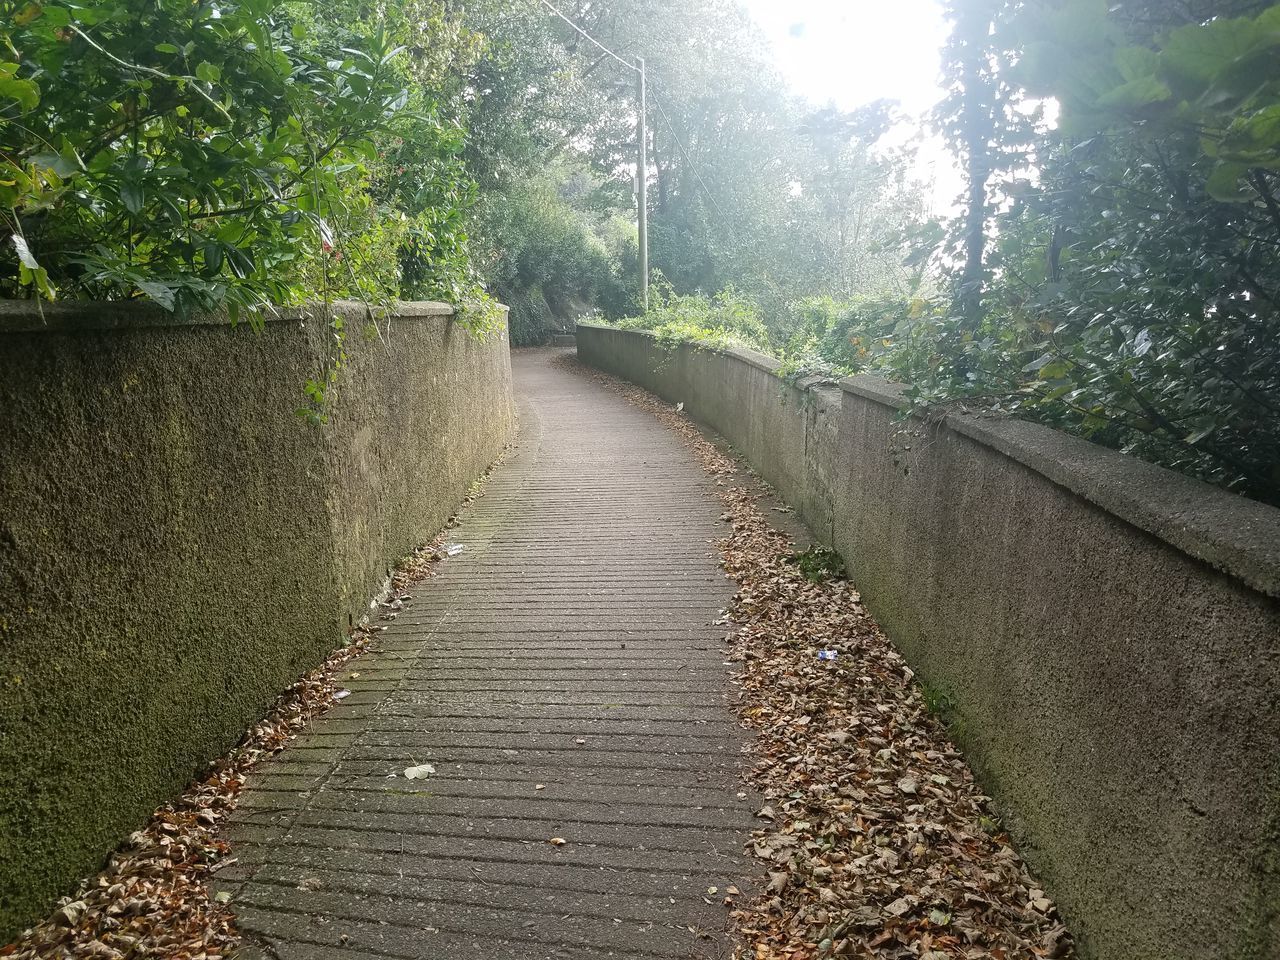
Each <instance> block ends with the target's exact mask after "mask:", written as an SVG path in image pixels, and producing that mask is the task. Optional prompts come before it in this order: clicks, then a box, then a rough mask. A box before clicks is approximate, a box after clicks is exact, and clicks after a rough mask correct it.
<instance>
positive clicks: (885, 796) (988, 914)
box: [561, 356, 1075, 960]
mask: <svg viewBox="0 0 1280 960" xmlns="http://www.w3.org/2000/svg"><path fill="white" fill-rule="evenodd" d="M561 362H562V363H563V364H564V365H565V366H567V367H568V368H570V369H572V370H575V371H576V372H577V373H579V375H583V376H587V377H590V378H591V379H593V380H595V381H597V382H599V383H602V384H604V385H606V386H607V387H609V388H610V389H612V390H614V391H616V392H618V393H620V394H621V395H622V396H623V397H624V398H625V399H626V400H628V401H629V402H630V403H632V404H634V405H636V406H638V407H641V408H643V409H645V410H647V411H648V412H650V413H652V414H653V415H654V416H655V417H657V418H658V420H660V421H661V422H662V423H664V424H665V425H667V426H668V427H670V428H671V429H672V430H674V431H675V432H676V433H677V434H678V435H679V437H680V438H681V440H682V441H683V442H684V443H685V444H686V445H687V446H688V447H689V448H690V449H691V450H692V452H693V454H694V456H695V457H696V458H697V460H698V462H699V463H700V464H701V466H702V467H703V468H704V469H705V470H706V471H707V472H708V473H709V474H711V475H712V476H713V477H714V478H715V484H716V493H717V495H718V497H719V499H720V500H721V502H722V503H723V505H724V507H725V513H724V514H723V515H722V519H724V520H726V521H727V522H729V523H730V524H731V532H730V534H729V536H728V537H727V538H726V539H724V540H723V541H721V542H720V544H719V546H720V550H721V555H722V565H723V567H724V569H725V571H726V572H727V573H728V574H729V576H730V577H731V578H732V579H733V580H734V581H735V582H736V583H737V584H738V587H739V589H738V592H737V594H736V596H735V597H734V600H733V603H732V606H731V608H730V611H729V614H730V616H729V620H730V621H731V622H732V623H734V624H736V625H740V626H739V629H738V630H737V632H736V633H735V634H733V635H731V636H730V637H729V643H730V644H731V647H732V659H733V660H734V661H735V662H736V663H737V664H739V665H740V669H741V677H740V681H741V689H742V694H741V695H740V701H739V705H738V713H739V717H740V720H741V721H742V722H743V724H744V725H745V726H747V727H748V728H750V729H752V730H753V731H754V732H755V737H754V738H753V744H752V746H751V748H750V749H751V759H752V767H751V770H750V773H749V775H748V776H749V778H750V779H751V780H752V782H753V783H754V784H755V785H756V786H757V787H758V788H760V790H761V791H762V792H763V794H764V796H765V801H766V807H765V808H764V809H763V810H761V818H760V819H761V822H762V823H765V824H767V825H766V826H764V827H762V828H761V829H757V830H756V831H754V833H753V835H752V838H751V840H750V841H749V842H748V844H747V848H748V851H749V852H751V853H753V854H754V855H755V856H756V857H757V858H758V860H759V861H760V862H761V870H762V873H763V874H766V875H767V878H768V879H767V880H766V881H764V882H762V883H761V887H762V889H763V890H764V892H763V893H762V894H761V895H760V896H758V897H756V898H755V899H754V900H753V901H752V902H750V903H748V904H746V905H742V906H740V907H739V908H738V909H736V910H734V911H733V913H732V914H731V916H732V928H733V930H732V932H733V934H734V939H735V942H736V945H735V950H734V957H735V960H810V958H817V957H824V956H852V957H876V958H895V960H896V958H906V957H911V958H917V960H951V958H964V960H981V958H991V960H1013V958H1024V957H1025V958H1040V957H1043V958H1054V960H1067V958H1071V957H1074V956H1075V954H1074V946H1073V943H1072V939H1071V937H1070V934H1069V933H1068V932H1067V930H1066V928H1065V926H1064V925H1063V924H1062V922H1061V919H1060V918H1059V916H1058V913H1057V910H1056V908H1055V906H1054V904H1053V902H1052V901H1051V900H1050V899H1049V897H1048V896H1047V895H1046V894H1045V892H1044V890H1043V889H1041V888H1040V886H1039V885H1038V884H1037V883H1036V882H1035V880H1034V879H1033V878H1032V876H1031V874H1030V873H1029V871H1028V869H1027V866H1026V864H1025V863H1024V862H1023V861H1022V858H1021V857H1020V856H1019V855H1018V853H1017V851H1016V850H1015V849H1014V848H1013V845H1012V843H1011V841H1010V839H1009V838H1008V836H1007V835H1006V834H1005V833H1004V832H1003V831H1002V830H1001V829H1000V827H999V825H998V823H997V821H996V818H995V815H994V813H993V811H992V809H991V806H990V800H989V798H988V797H986V796H985V795H983V793H982V791H981V789H980V788H979V787H978V785H977V783H976V782H975V780H974V777H973V773H972V771H971V770H970V769H969V766H968V764H967V763H966V762H965V760H964V758H963V756H962V755H961V753H960V751H959V750H958V749H957V748H956V747H955V745H954V744H953V743H952V742H951V740H950V738H949V737H948V735H947V731H946V728H945V727H944V725H943V723H942V722H941V721H940V720H939V719H938V718H937V717H936V716H934V715H933V714H931V713H930V711H929V709H928V707H927V704H926V699H925V697H924V695H923V694H922V691H921V689H920V687H919V685H918V684H917V683H916V682H915V675H914V673H913V671H912V670H911V668H910V667H909V666H908V665H907V663H906V661H905V660H904V659H903V657H902V656H901V654H899V653H898V652H897V651H896V650H895V649H894V648H893V646H892V644H891V643H890V642H889V641H888V639H887V638H886V637H885V636H884V634H883V633H882V632H881V631H880V629H879V627H878V626H877V625H876V624H875V622H874V621H873V620H872V619H871V617H870V616H869V615H868V614H867V612H866V610H865V608H864V607H863V606H862V603H861V598H860V597H859V595H858V592H857V590H855V589H854V587H853V585H852V584H851V583H850V582H849V581H848V580H846V579H844V578H843V577H840V576H831V577H813V576H812V571H809V570H806V569H805V565H804V564H803V563H797V562H796V558H797V556H798V555H797V554H796V552H795V545H794V544H793V543H792V542H791V540H790V539H789V538H788V537H787V536H786V535H784V534H783V533H780V532H779V531H777V530H776V529H774V528H773V527H772V526H771V525H770V524H769V523H768V521H767V520H766V519H765V514H764V512H763V510H762V509H761V500H762V496H761V495H760V494H757V493H753V492H751V491H750V490H749V489H748V488H747V487H746V486H743V485H740V484H736V483H733V482H732V481H733V478H734V476H735V474H736V473H737V467H736V465H735V463H734V462H733V461H732V460H731V459H729V458H728V457H727V456H725V455H724V454H723V453H721V452H720V450H719V449H717V448H716V446H715V445H714V444H712V443H711V442H710V441H709V440H707V439H706V438H705V437H704V436H703V435H702V433H701V432H700V431H699V430H698V428H697V427H696V426H695V425H694V423H693V422H692V421H691V420H690V419H689V418H688V417H687V416H686V415H685V414H684V413H683V411H682V410H680V409H672V407H671V406H670V405H669V404H667V403H664V402H663V401H662V400H660V399H658V398H657V397H655V396H654V395H652V394H650V393H648V392H647V391H645V390H642V389H641V388H639V387H636V386H634V385H632V384H630V383H627V382H625V381H622V380H619V379H617V378H614V377H611V376H609V375H607V374H604V373H601V372H600V371H597V370H594V369H591V368H589V367H586V366H585V365H583V364H581V363H580V362H579V361H577V360H576V358H573V357H571V356H566V357H564V358H563V360H562V361H561ZM820 651H836V654H838V655H836V656H833V657H832V658H830V659H825V658H824V659H820V658H819V652H820Z"/></svg>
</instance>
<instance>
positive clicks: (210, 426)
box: [0, 303, 514, 942]
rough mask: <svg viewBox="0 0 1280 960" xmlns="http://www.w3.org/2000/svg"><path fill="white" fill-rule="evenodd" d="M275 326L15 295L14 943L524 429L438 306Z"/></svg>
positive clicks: (303, 662) (489, 354)
mask: <svg viewBox="0 0 1280 960" xmlns="http://www.w3.org/2000/svg"><path fill="white" fill-rule="evenodd" d="M342 310H343V312H344V313H345V314H346V315H347V322H348V328H349V330H350V331H351V332H350V333H349V335H348V338H347V343H346V348H347V352H348V355H349V358H348V362H347V366H346V368H345V369H344V370H343V371H342V373H341V375H340V382H339V386H338V389H337V392H336V395H335V396H334V397H333V399H332V401H331V403H330V404H329V407H328V410H327V412H328V414H329V422H328V423H325V424H321V425H315V424H313V423H310V422H308V421H306V420H305V419H303V418H302V417H300V416H298V415H297V413H296V411H297V410H298V408H299V407H302V406H303V405H304V401H305V397H304V394H303V385H304V383H305V382H306V380H307V378H309V377H314V376H317V375H320V374H322V372H323V370H324V369H325V362H326V361H325V358H326V356H327V352H328V350H329V349H330V348H331V342H332V340H331V336H330V334H331V331H330V330H329V328H328V326H327V323H326V322H324V321H322V320H318V319H307V318H306V317H305V316H304V315H302V314H298V315H294V316H291V317H289V318H285V319H278V320H273V321H272V322H268V323H267V324H266V326H265V329H264V330H263V331H262V332H261V333H255V332H254V331H253V330H251V329H250V328H249V327H248V326H246V325H243V324H242V325H240V326H239V327H236V328H232V327H231V326H230V325H228V324H226V323H225V322H220V321H218V319H217V318H204V319H203V320H200V321H197V322H193V323H187V324H177V323H174V322H173V320H172V318H170V317H169V316H168V315H165V314H161V313H157V312H155V311H151V310H147V309H145V308H137V309H127V308H122V307H120V306H118V305H116V306H110V305H101V306H97V307H95V306H90V305H83V306H76V307H72V308H69V309H67V308H64V309H60V310H48V309H46V314H45V316H44V318H41V317H39V316H37V315H35V314H33V313H32V311H31V308H30V307H29V306H27V305H22V304H12V303H8V304H0V942H3V941H4V940H5V939H7V938H8V936H9V935H11V934H13V933H15V932H16V931H17V930H18V929H20V928H21V926H22V925H24V924H26V923H28V922H29V921H31V920H33V919H34V918H36V917H37V916H39V915H41V914H43V912H45V911H46V910H47V908H48V907H49V906H50V905H51V904H52V903H53V901H54V900H55V899H56V898H57V897H58V896H60V895H62V894H65V893H68V892H70V890H71V887H73V886H74V884H75V881H76V880H77V878H79V877H80V876H83V875H85V874H86V873H90V872H92V871H94V870H95V869H97V868H98V866H99V865H100V864H101V862H102V861H103V859H104V857H105V856H106V854H107V853H108V852H109V851H110V850H111V849H112V848H113V847H114V846H115V845H116V844H117V843H118V842H119V841H120V840H121V839H122V838H123V837H125V836H127V835H128V833H129V832H131V831H132V830H134V829H136V828H137V827H138V826H139V825H141V824H142V823H143V822H145V820H146V818H147V816H148V815H149V814H150V812H151V810H152V809H153V808H154V807H155V806H156V805H158V804H159V803H161V802H163V801H164V800H165V799H167V798H168V797H170V796H172V795H173V794H174V793H175V792H176V791H178V790H179V789H180V788H181V787H182V786H183V785H184V784H185V783H187V782H188V781H189V780H190V779H191V777H192V776H193V775H194V774H196V773H197V772H198V771H199V770H200V769H201V767H202V766H203V765H204V764H205V763H206V762H207V761H208V760H210V759H211V758H213V757H215V756H217V755H219V754H220V753H222V752H223V751H225V750H226V749H227V748H228V747H230V746H231V745H233V744H234V743H235V741H236V740H237V739H238V738H239V736H240V734H241V732H242V731H243V730H244V728H245V727H246V725H248V724H249V723H251V722H253V721H254V720H256V719H257V718H258V717H260V716H261V715H262V714H263V712H264V711H265V709H266V708H267V706H268V705H269V704H270V702H271V701H272V699H273V698H274V697H275V696H276V694H277V693H278V692H279V691H280V690H282V689H283V688H284V687H285V686H287V685H288V684H289V683H291V682H292V681H293V680H294V679H295V678H296V677H297V676H298V675H299V674H301V673H302V672H304V671H306V670H308V669H310V668H311V667H313V666H315V665H316V664H317V663H318V662H319V661H320V660H321V659H322V658H323V657H324V656H325V655H326V654H327V653H328V652H329V651H330V650H331V649H333V648H334V647H335V646H337V645H339V644H340V643H341V642H342V640H343V638H344V635H345V629H346V627H347V624H348V622H349V621H350V620H359V618H360V617H361V616H362V615H364V614H365V613H366V612H367V611H368V603H369V599H370V597H371V596H372V595H373V594H374V593H376V592H377V590H378V589H379V587H380V585H381V583H382V581H383V579H384V577H385V576H386V572H387V569H388V568H389V567H390V566H391V565H392V564H393V563H394V561H395V560H396V559H397V558H398V557H400V556H402V555H403V554H405V553H406V552H407V551H408V550H409V549H410V548H411V547H412V546H414V545H415V544H417V543H420V542H422V541H425V540H428V539H430V538H431V537H432V536H434V535H435V533H436V532H437V531H438V530H439V529H440V528H441V527H442V526H443V524H444V522H445V521H446V520H447V519H448V517H449V516H450V514H451V513H452V512H453V511H454V509H455V508H456V507H457V505H458V503H459V502H460V501H461V500H462V498H463V497H464V496H465V495H466V493H467V490H468V488H469V486H470V485H471V483H472V482H473V481H474V480H475V478H476V477H477V476H478V475H479V474H480V473H482V472H483V471H484V470H485V469H486V468H487V467H488V465H489V464H490V463H491V462H492V461H493V460H494V459H495V458H496V457H497V455H498V454H499V452H500V451H501V449H502V447H503V446H504V445H505V444H506V443H507V441H508V440H509V439H510V437H511V435H512V432H513V430H514V405H513V397H512V387H511V370H510V359H509V353H508V347H507V342H506V339H505V335H501V336H498V337H495V338H492V339H490V340H488V341H487V342H478V341H477V340H475V339H474V338H472V337H471V335H470V334H469V333H468V332H467V331H466V330H465V329H463V328H462V327H461V325H459V324H458V323H457V322H455V321H454V320H453V319H452V317H451V316H449V310H448V308H446V307H441V306H440V305H426V304H406V305H404V307H403V308H402V310H401V311H400V315H398V316H395V317H390V318H382V319H380V320H379V321H378V327H379V329H378V331H376V333H375V331H373V330H372V329H369V330H366V329H365V321H364V320H363V319H362V317H361V313H360V311H359V310H357V309H355V308H351V307H346V308H342Z"/></svg>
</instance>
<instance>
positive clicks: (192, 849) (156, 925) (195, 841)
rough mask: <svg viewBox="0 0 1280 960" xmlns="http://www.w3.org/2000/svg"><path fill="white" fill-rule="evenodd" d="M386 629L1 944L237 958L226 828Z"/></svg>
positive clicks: (423, 563) (16, 954) (409, 565)
mask: <svg viewBox="0 0 1280 960" xmlns="http://www.w3.org/2000/svg"><path fill="white" fill-rule="evenodd" d="M510 449H511V448H510V446H508V447H507V449H506V450H504V451H503V453H502V454H501V455H500V456H499V457H498V458H497V460H495V461H494V463H493V464H491V465H490V467H489V469H488V470H486V471H485V473H484V474H483V475H482V476H481V477H480V478H479V479H477V481H476V482H475V483H474V484H473V485H472V488H471V491H470V492H469V493H468V494H467V496H466V497H465V498H464V499H463V501H462V503H460V504H459V505H458V510H457V512H456V513H455V514H454V516H453V517H451V518H450V520H449V522H448V523H447V524H446V526H445V529H444V530H442V531H441V532H440V533H439V534H438V535H437V536H436V538H435V539H434V540H432V541H431V542H430V543H428V544H426V545H424V546H421V547H418V548H417V549H415V550H414V551H413V552H412V553H411V554H409V555H408V556H406V557H404V558H403V559H402V560H401V561H400V562H399V563H398V564H397V565H396V568H395V569H394V570H393V571H392V574H391V578H390V580H389V582H388V583H387V585H386V589H385V590H384V591H383V594H381V595H380V596H379V597H377V598H375V599H374V601H373V602H372V603H371V604H370V609H381V610H383V612H382V613H381V614H380V615H379V619H380V620H384V621H390V620H392V619H394V618H395V617H396V615H397V611H399V610H401V609H403V607H404V605H405V603H407V602H410V601H412V599H413V597H412V595H411V594H409V593H408V592H407V590H408V589H409V588H410V587H412V586H414V585H416V584H419V583H421V582H422V581H424V580H426V579H428V578H429V577H431V576H432V575H433V573H434V568H435V566H436V564H437V563H439V562H440V561H441V560H444V559H446V558H447V557H448V556H451V555H452V554H451V553H450V552H449V551H448V550H447V548H446V545H445V543H446V537H447V535H448V534H449V533H450V532H451V530H452V528H453V527H456V526H458V524H459V515H460V514H461V513H462V511H464V510H465V509H466V508H467V507H468V506H470V505H471V504H472V503H473V502H474V501H475V500H476V499H477V498H479V497H480V496H482V495H483V488H484V484H485V482H486V481H487V480H488V478H489V476H490V475H491V474H492V472H493V470H494V468H495V467H497V466H498V465H499V464H500V463H502V462H503V461H504V460H505V459H506V457H507V455H508V454H509V453H510ZM454 552H456V551H454ZM380 632H381V630H380V627H379V626H378V624H377V623H376V622H374V623H364V624H361V625H360V626H357V627H355V628H354V629H352V630H351V632H350V635H349V638H348V641H347V643H346V644H345V645H343V646H341V647H339V648H338V649H336V650H334V651H333V652H332V653H331V654H330V655H329V656H328V658H326V659H325V661H324V663H322V664H321V665H320V666H318V667H316V668H315V669H314V670H312V671H310V672H309V673H307V674H305V675H304V676H302V677H301V678H300V679H299V680H297V681H296V682H295V683H293V684H292V685H291V686H289V687H288V688H287V689H286V690H285V691H284V692H283V693H281V694H280V696H279V697H277V698H276V701H275V703H274V704H272V706H271V709H270V710H269V711H268V712H267V715H266V716H265V717H264V718H263V719H262V720H260V721H259V722H258V723H257V724H255V725H254V726H252V727H250V728H249V729H248V730H247V731H245V734H244V736H243V737H242V738H241V739H240V742H239V743H238V744H237V745H236V746H235V747H233V748H232V749H231V750H229V751H228V752H227V753H225V754H223V755H222V756H221V757H219V758H218V759H217V760H214V761H213V762H212V763H211V764H210V765H209V767H208V768H207V770H206V772H205V774H204V775H203V776H202V777H201V778H200V779H199V780H197V781H195V782H193V783H192V784H191V785H190V786H188V787H187V789H186V791H185V792H183V794H182V795H181V796H179V797H178V798H177V799H175V800H172V801H170V802H169V803H166V804H164V805H163V806H161V807H159V808H157V810H156V811H155V813H154V814H153V815H152V817H151V820H150V821H149V822H148V823H147V825H146V826H145V827H143V828H142V829H141V830H137V831H135V832H134V833H132V834H131V835H130V836H129V838H128V840H127V841H126V842H125V843H123V844H121V845H120V847H118V848H117V849H116V850H115V852H113V853H112V854H111V856H110V858H109V859H108V861H107V865H106V867H105V868H104V869H103V870H102V871H101V872H100V873H98V874H97V875H96V876H91V877H87V878H85V879H84V880H82V881H81V882H80V885H79V887H78V889H77V891H76V893H75V895H73V896H67V897H63V898H62V899H60V900H59V901H58V905H57V907H56V908H55V909H54V911H53V912H52V913H51V914H50V915H49V916H47V917H45V918H44V919H43V920H40V921H38V922H37V923H35V924H34V925H32V926H31V927H29V928H28V929H26V930H24V931H22V933H20V934H19V935H18V937H17V939H16V940H14V941H12V942H11V943H8V944H5V945H3V946H0V957H3V958H13V960H37V958H41V960H43V958H57V960H63V958H66V960H72V958H76V960H79V958H87V960H134V958H141V957H157V958H159V957H163V958H165V960H220V958H224V957H229V956H231V955H232V954H233V953H234V952H235V950H236V949H237V948H238V947H239V946H240V943H241V936H240V932H239V930H238V929H237V927H236V923H235V911H234V910H233V909H232V903H231V898H230V897H229V896H228V895H227V894H226V893H219V894H217V895H213V894H212V893H211V892H210V890H209V886H208V884H209V883H210V882H211V881H214V880H216V878H217V872H218V871H219V870H220V869H222V868H224V867H227V866H230V865H231V864H233V863H235V862H236V858H235V857H234V856H233V855H232V854H233V851H232V847H231V844H230V842H229V841H228V840H227V839H226V838H225V837H224V836H222V831H223V828H224V827H225V826H226V825H227V821H228V818H229V816H230V814H231V813H232V811H234V810H235V808H236V804H237V802H238V800H239V796H240V793H241V791H242V790H243V789H244V786H245V781H246V779H247V778H248V775H249V774H250V773H251V772H252V770H253V768H254V767H255V766H256V765H257V764H258V762H259V761H261V760H263V759H265V758H268V757H271V756H274V755H275V754H277V753H279V752H281V751H282V750H284V749H285V748H286V747H288V745H289V744H290V743H291V742H292V741H294V740H296V739H297V738H298V736H299V735H300V734H302V733H304V732H306V731H307V730H308V729H309V727H310V726H311V723H312V722H313V721H314V720H316V719H318V718H319V717H321V716H322V715H324V714H325V713H327V712H328V711H329V709H330V708H331V707H332V706H333V705H334V704H335V703H337V702H339V701H340V700H342V699H343V694H345V693H349V692H350V691H347V690H345V688H343V687H341V685H340V684H339V682H338V677H339V674H340V673H341V672H342V670H343V668H344V667H346V666H347V665H348V664H350V663H351V662H352V661H353V660H355V659H356V658H357V657H360V656H362V655H363V654H364V653H366V652H368V651H369V650H370V649H371V646H372V644H373V642H374V641H375V640H376V638H377V636H378V634H379V633H380ZM352 676H356V675H355V674H353V675H352ZM423 766H430V765H429V764H424V765H423Z"/></svg>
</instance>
